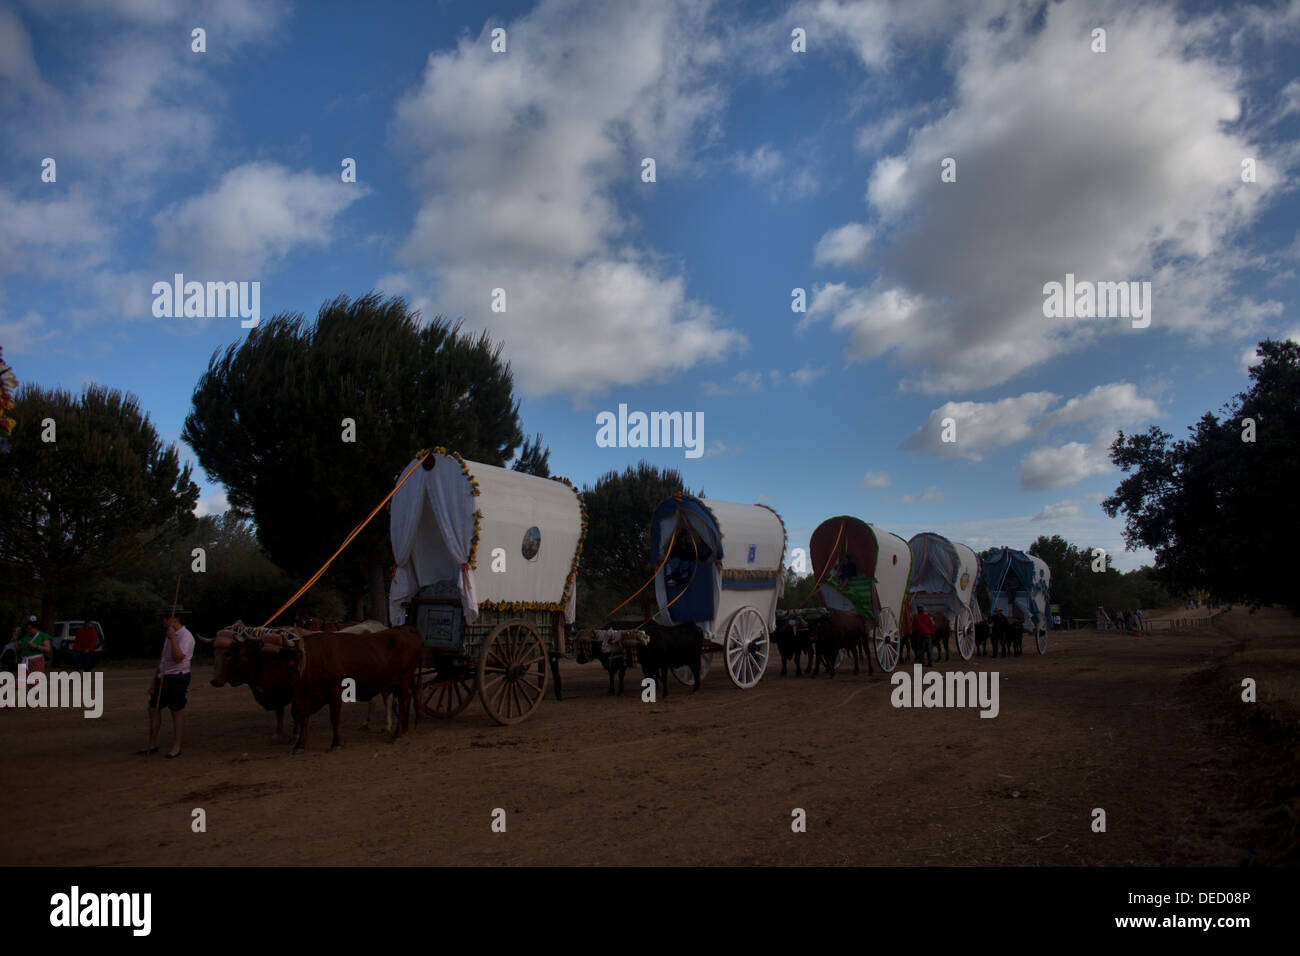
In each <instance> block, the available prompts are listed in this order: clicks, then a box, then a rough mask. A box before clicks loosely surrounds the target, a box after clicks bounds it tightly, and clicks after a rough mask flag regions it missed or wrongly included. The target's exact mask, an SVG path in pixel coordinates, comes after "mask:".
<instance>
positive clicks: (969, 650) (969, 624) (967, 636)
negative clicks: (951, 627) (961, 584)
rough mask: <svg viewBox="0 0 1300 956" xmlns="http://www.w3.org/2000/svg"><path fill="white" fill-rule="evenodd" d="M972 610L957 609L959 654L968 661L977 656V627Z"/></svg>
mask: <svg viewBox="0 0 1300 956" xmlns="http://www.w3.org/2000/svg"><path fill="white" fill-rule="evenodd" d="M973 621H974V618H972V616H971V613H970V608H968V607H959V608H957V653H959V654H961V659H962V660H964V661H968V660H970V659H971V657H973V656H974V654H975V625H974V623H973Z"/></svg>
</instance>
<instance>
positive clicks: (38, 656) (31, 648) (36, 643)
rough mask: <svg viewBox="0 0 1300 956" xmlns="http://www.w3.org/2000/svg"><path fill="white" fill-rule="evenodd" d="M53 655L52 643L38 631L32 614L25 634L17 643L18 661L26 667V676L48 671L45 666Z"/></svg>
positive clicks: (46, 635)
mask: <svg viewBox="0 0 1300 956" xmlns="http://www.w3.org/2000/svg"><path fill="white" fill-rule="evenodd" d="M53 654H54V642H53V640H52V639H51V638H50V635H48V634H46V633H45V632H44V631H42V630H41V629H40V626H39V625H38V624H37V623H36V615H35V614H33V615H32V616H31V617H29V618H28V619H27V633H26V634H24V635H23V638H22V640H20V641H19V642H18V661H19V663H20V664H25V665H26V666H27V673H28V674H37V673H40V672H41V671H45V670H48V669H49V668H48V667H46V664H48V663H49V661H50V658H51V657H52V656H53Z"/></svg>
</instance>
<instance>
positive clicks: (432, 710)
mask: <svg viewBox="0 0 1300 956" xmlns="http://www.w3.org/2000/svg"><path fill="white" fill-rule="evenodd" d="M477 687H478V673H477V672H476V671H475V670H474V667H473V665H472V664H470V665H463V664H457V665H455V666H454V667H452V668H450V669H449V670H439V671H438V673H437V674H435V675H432V676H430V675H426V676H425V678H424V687H423V693H422V696H423V698H424V712H425V713H426V714H428V715H429V716H430V717H443V718H447V717H455V716H456V715H457V714H459V713H460V712H461V711H462V710H464V709H465V708H466V707H468V706H469V702H470V701H471V700H473V699H474V691H475V690H476V689H477Z"/></svg>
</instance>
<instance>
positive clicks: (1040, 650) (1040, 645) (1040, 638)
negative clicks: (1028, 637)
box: [1038, 627, 1047, 654]
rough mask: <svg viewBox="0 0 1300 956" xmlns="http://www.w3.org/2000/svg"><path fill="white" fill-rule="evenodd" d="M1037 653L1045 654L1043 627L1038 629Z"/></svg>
mask: <svg viewBox="0 0 1300 956" xmlns="http://www.w3.org/2000/svg"><path fill="white" fill-rule="evenodd" d="M1038 653H1039V654H1046V653H1047V628H1045V627H1040V628H1039V629H1038Z"/></svg>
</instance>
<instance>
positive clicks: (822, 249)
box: [813, 222, 871, 266]
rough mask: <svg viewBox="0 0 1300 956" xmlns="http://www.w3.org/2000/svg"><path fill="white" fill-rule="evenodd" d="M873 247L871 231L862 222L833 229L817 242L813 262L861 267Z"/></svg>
mask: <svg viewBox="0 0 1300 956" xmlns="http://www.w3.org/2000/svg"><path fill="white" fill-rule="evenodd" d="M870 245H871V230H870V229H868V228H867V227H866V226H864V225H862V223H860V222H850V223H848V224H847V225H843V226H840V227H839V228H838V229H831V230H830V231H828V232H826V233H825V234H823V236H822V237H821V239H819V240H817V248H816V249H814V250H813V261H814V262H816V263H817V264H818V265H831V266H861V265H863V264H864V263H865V261H866V258H867V249H868V248H869V247H870Z"/></svg>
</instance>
